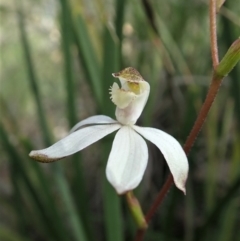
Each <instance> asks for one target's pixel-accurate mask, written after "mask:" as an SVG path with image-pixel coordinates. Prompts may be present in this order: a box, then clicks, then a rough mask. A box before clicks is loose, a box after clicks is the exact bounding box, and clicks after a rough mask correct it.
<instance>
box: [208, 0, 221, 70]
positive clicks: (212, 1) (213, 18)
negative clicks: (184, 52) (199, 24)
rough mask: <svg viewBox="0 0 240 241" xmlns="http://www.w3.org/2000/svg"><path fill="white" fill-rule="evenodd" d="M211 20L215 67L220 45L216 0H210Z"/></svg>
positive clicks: (212, 51)
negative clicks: (218, 41)
mask: <svg viewBox="0 0 240 241" xmlns="http://www.w3.org/2000/svg"><path fill="white" fill-rule="evenodd" d="M209 20H210V24H209V26H210V41H211V54H212V62H213V68H214V69H215V68H216V67H217V65H218V63H219V60H218V45H217V24H216V0H209Z"/></svg>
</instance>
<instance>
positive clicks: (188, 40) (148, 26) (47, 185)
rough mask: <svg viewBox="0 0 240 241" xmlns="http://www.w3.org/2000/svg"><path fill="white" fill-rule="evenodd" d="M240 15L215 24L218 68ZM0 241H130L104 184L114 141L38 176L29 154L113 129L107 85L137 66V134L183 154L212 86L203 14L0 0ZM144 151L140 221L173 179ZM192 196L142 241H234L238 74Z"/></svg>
mask: <svg viewBox="0 0 240 241" xmlns="http://www.w3.org/2000/svg"><path fill="white" fill-rule="evenodd" d="M239 13H240V4H238V3H237V1H234V0H227V1H226V3H225V4H224V6H223V7H222V9H221V11H220V13H219V14H218V18H217V19H218V21H217V24H218V44H219V53H220V57H222V56H223V55H224V53H225V52H226V50H227V49H228V47H229V46H230V45H231V43H232V42H233V41H234V40H236V39H237V38H238V37H239V34H240V17H239V16H240V15H239ZM0 14H1V16H0V17H1V32H0V34H1V36H0V43H1V82H0V93H1V94H0V109H1V113H0V115H1V122H0V133H1V139H0V143H1V145H0V152H1V158H0V240H2V241H30V240H34V241H49V240H50V241H55V240H56V241H67V240H71V241H95V240H98V241H103V240H104V241H105V240H106V241H124V240H127V241H131V240H133V239H134V234H135V231H136V226H135V224H134V223H133V220H132V217H131V216H130V214H129V211H128V208H127V205H126V201H125V199H124V197H119V196H117V194H116V193H115V191H114V190H113V188H112V187H111V186H110V185H109V184H108V182H107V181H106V178H105V166H106V162H107V158H108V154H109V152H110V148H111V143H112V139H113V136H114V135H111V136H109V137H106V138H105V139H104V140H101V141H99V142H98V143H96V144H94V145H92V146H90V147H88V148H86V149H85V150H83V151H82V152H81V153H79V154H75V155H74V156H72V157H70V158H66V159H65V160H61V161H59V162H57V163H53V164H40V163H36V162H35V161H33V160H31V159H30V158H29V157H28V153H29V152H30V151H31V150H32V149H41V148H44V147H47V146H49V145H50V144H52V143H53V142H54V141H56V140H59V139H60V138H62V137H64V136H66V135H67V133H68V131H69V129H70V128H71V127H72V126H73V125H74V124H75V123H77V122H78V121H80V120H82V119H83V118H86V117H89V116H91V115H95V114H105V115H109V116H111V117H113V118H114V105H113V103H111V101H110V99H109V93H108V92H109V87H110V85H112V83H113V81H114V79H113V77H112V76H111V73H113V72H117V71H119V70H121V69H123V68H124V67H128V66H132V67H134V68H136V69H137V70H139V72H140V73H141V74H142V76H143V77H144V78H145V79H146V80H147V81H149V83H150V85H151V94H150V98H149V100H148V104H147V106H146V108H145V110H144V111H143V113H142V116H141V118H140V119H139V121H138V124H139V125H144V126H152V127H156V128H159V129H162V130H164V131H166V132H168V133H169V134H171V135H173V136H174V137H175V138H177V139H178V140H179V141H180V142H181V143H182V144H183V143H184V141H185V140H186V138H187V135H188V134H189V132H190V130H191V127H192V126H193V123H194V120H195V119H196V116H197V113H198V111H199V109H200V107H201V104H202V102H203V100H204V98H205V96H206V92H207V89H208V86H209V83H210V80H211V72H212V62H211V55H210V43H209V42H210V40H209V24H208V22H209V20H208V2H207V1H206V0H203V1H177V0H171V1H163V0H158V1H157V0H142V1H140V0H129V1H127V0H105V1H104V0H94V1H88V0H72V1H70V0H69V1H68V0H35V1H33V0H31V1H30V0H22V1H21V0H20V1H18V0H15V1H14V0H2V1H1V3H0ZM148 144H149V164H148V168H147V171H146V173H145V176H144V179H143V181H142V184H141V185H140V187H139V188H138V189H137V190H136V191H135V193H136V196H137V197H138V198H139V200H140V202H141V204H142V207H143V210H144V212H146V211H147V209H148V208H149V206H150V204H151V203H152V202H153V200H154V198H155V197H156V195H157V193H158V191H159V190H160V188H161V186H162V185H163V183H164V180H165V179H166V177H167V175H168V173H169V170H168V167H167V165H166V163H165V161H164V159H163V157H162V155H161V153H160V152H159V151H158V149H157V148H156V147H155V146H153V145H151V144H150V143H148ZM189 163H190V173H189V178H188V181H187V195H186V196H183V194H182V193H181V192H180V191H179V190H177V189H176V188H175V187H173V188H172V189H171V191H170V192H169V193H168V195H167V196H166V198H165V200H164V203H163V204H162V206H161V207H160V209H159V210H158V212H157V213H156V215H155V216H154V218H153V220H152V221H151V223H150V226H149V229H148V231H147V234H146V236H145V240H147V241H160V240H164V241H180V240H184V241H191V240H193V241H197V240H206V241H208V240H211V241H212V240H219V241H230V240H234V241H235V240H240V190H239V189H240V188H239V187H240V68H239V64H238V65H237V66H236V67H235V69H233V71H232V72H231V74H230V75H229V76H228V77H226V78H225V80H224V82H223V85H222V87H221V89H220V91H219V94H218V96H217V99H216V100H215V102H214V105H213V107H212V109H211V111H210V113H209V116H208V118H207V121H206V123H205V125H204V127H203V129H202V132H201V134H200V136H199V138H198V139H197V141H196V143H195V146H194V147H193V149H192V151H191V153H190V155H189Z"/></svg>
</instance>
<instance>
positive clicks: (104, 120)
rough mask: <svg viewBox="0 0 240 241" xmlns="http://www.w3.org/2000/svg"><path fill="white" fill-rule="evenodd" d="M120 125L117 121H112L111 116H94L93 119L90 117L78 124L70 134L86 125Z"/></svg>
mask: <svg viewBox="0 0 240 241" xmlns="http://www.w3.org/2000/svg"><path fill="white" fill-rule="evenodd" d="M113 123H118V122H117V121H116V120H114V119H112V118H111V117H109V116H106V115H94V116H91V117H88V118H86V119H84V120H82V121H80V122H78V123H77V124H76V125H75V126H74V127H73V128H72V129H71V130H70V133H72V132H74V131H76V130H78V129H79V128H80V127H82V126H85V125H91V124H113Z"/></svg>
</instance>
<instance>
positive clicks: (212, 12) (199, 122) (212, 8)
mask: <svg viewBox="0 0 240 241" xmlns="http://www.w3.org/2000/svg"><path fill="white" fill-rule="evenodd" d="M209 18H210V42H211V53H212V61H213V67H214V69H215V68H216V67H217V65H218V64H219V60H218V48H217V34H216V29H217V28H216V2H215V0H210V5H209ZM222 80H223V77H219V76H217V75H216V74H215V73H213V75H212V82H211V85H210V87H209V90H208V94H207V96H206V99H205V101H204V103H203V105H202V108H201V110H200V112H199V114H198V116H197V119H196V121H195V123H194V126H193V128H192V130H191V132H190V134H189V136H188V138H187V140H186V142H185V144H184V147H183V149H184V151H185V153H186V155H188V154H189V152H190V150H191V148H192V146H193V144H194V142H195V140H196V138H197V136H198V134H199V132H200V130H201V128H202V126H203V124H204V122H205V119H206V117H207V115H208V112H209V110H210V108H211V106H212V104H213V101H214V99H215V97H216V95H217V92H218V90H219V88H220V86H221V83H222ZM172 184H173V177H172V175H171V174H169V176H168V178H167V180H166V182H165V183H164V185H163V187H162V189H161V190H160V192H159V194H158V196H157V198H156V199H155V201H154V202H153V204H152V206H151V207H150V209H149V211H148V212H147V214H146V216H145V219H146V222H147V223H149V221H150V220H151V218H152V217H153V215H154V214H155V212H156V210H157V208H158V206H159V205H160V204H161V203H162V201H163V199H164V197H165V195H166V193H167V192H168V190H169V189H170V188H171V186H172ZM145 232H146V230H144V229H139V230H138V231H137V233H136V236H135V241H141V240H143V237H144V234H145Z"/></svg>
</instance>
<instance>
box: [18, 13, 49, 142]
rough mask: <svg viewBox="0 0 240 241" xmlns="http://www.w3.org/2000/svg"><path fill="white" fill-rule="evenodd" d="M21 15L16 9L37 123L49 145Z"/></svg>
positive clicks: (46, 127) (47, 131)
mask: <svg viewBox="0 0 240 241" xmlns="http://www.w3.org/2000/svg"><path fill="white" fill-rule="evenodd" d="M22 15H23V13H22V11H21V10H18V23H19V30H20V35H21V43H22V47H23V52H24V57H25V62H26V68H27V72H28V77H29V78H28V80H29V84H30V86H31V90H32V93H33V95H34V98H35V102H36V107H37V113H38V117H39V125H40V126H41V129H42V131H43V138H44V141H45V143H46V144H47V145H50V139H51V137H50V132H49V130H48V126H47V121H46V118H45V115H44V110H43V107H42V103H41V97H40V92H39V88H38V85H37V77H36V74H35V68H34V65H33V60H32V56H31V50H30V46H29V42H28V39H27V33H26V30H25V25H24V18H23V16H22Z"/></svg>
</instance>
